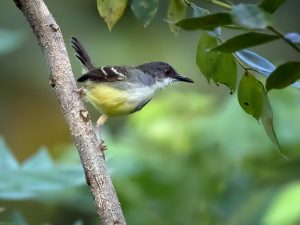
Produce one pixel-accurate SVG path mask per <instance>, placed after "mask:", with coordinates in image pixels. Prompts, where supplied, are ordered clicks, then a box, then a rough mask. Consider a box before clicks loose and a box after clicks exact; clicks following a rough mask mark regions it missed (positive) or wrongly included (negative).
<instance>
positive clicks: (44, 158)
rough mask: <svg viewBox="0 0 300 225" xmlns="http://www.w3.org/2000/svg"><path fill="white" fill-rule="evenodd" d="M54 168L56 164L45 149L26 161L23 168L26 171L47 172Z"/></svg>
mask: <svg viewBox="0 0 300 225" xmlns="http://www.w3.org/2000/svg"><path fill="white" fill-rule="evenodd" d="M53 167H54V162H53V160H52V159H51V157H50V155H49V153H48V151H47V150H46V149H45V148H42V149H40V150H39V151H38V152H37V153H36V154H35V155H33V156H32V157H31V158H29V159H27V160H25V162H24V163H23V165H22V168H23V169H24V170H34V169H36V170H44V169H46V170H47V169H49V168H53Z"/></svg>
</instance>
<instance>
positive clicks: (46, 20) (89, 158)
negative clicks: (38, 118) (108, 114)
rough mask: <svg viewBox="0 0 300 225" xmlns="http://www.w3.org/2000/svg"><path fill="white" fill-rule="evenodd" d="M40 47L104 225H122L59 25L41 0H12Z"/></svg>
mask: <svg viewBox="0 0 300 225" xmlns="http://www.w3.org/2000/svg"><path fill="white" fill-rule="evenodd" d="M14 2H15V4H16V6H17V7H18V8H19V9H20V10H21V11H22V12H23V14H24V15H25V17H26V18H27V20H28V23H29V24H30V26H31V28H32V31H33V33H34V34H35V36H36V38H37V40H38V42H39V44H40V47H41V48H42V50H43V53H44V56H45V58H46V61H47V64H48V67H49V69H50V78H49V82H50V85H51V86H52V87H53V89H54V90H55V93H56V95H57V97H58V101H59V103H60V106H61V109H62V111H63V114H64V116H65V119H66V122H67V124H68V125H69V128H70V131H71V134H72V136H73V140H74V142H75V145H76V147H77V150H78V153H79V155H80V159H81V162H82V165H83V168H84V171H85V174H86V178H87V181H88V183H89V185H90V188H91V191H92V193H93V197H94V200H95V204H96V209H97V213H98V214H99V216H100V219H101V222H102V224H103V225H125V224H126V223H125V219H124V217H123V214H122V210H121V207H120V203H119V201H118V198H117V195H116V192H115V190H114V187H113V185H112V181H111V179H110V176H109V173H108V171H107V168H106V166H105V163H104V159H103V156H102V153H101V151H100V150H99V149H100V146H99V143H98V141H97V138H96V135H95V132H94V129H93V127H92V123H91V121H90V118H89V114H88V111H87V110H86V108H85V106H84V104H83V103H82V101H81V100H80V95H79V94H78V92H77V91H76V90H77V86H76V82H75V80H74V76H73V73H72V69H71V65H70V61H69V58H68V54H67V50H66V46H65V44H64V40H63V37H62V34H61V31H60V28H59V26H58V25H57V23H56V22H55V20H54V18H53V16H52V15H51V13H50V12H49V10H48V8H47V6H46V5H45V3H44V2H43V0H14Z"/></svg>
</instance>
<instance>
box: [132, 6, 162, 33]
mask: <svg viewBox="0 0 300 225" xmlns="http://www.w3.org/2000/svg"><path fill="white" fill-rule="evenodd" d="M158 4H159V3H158V0H132V2H131V10H132V12H133V14H134V15H135V17H136V18H137V19H138V20H139V21H141V22H142V23H143V25H144V27H147V26H148V25H149V24H150V22H151V20H152V19H153V18H154V16H155V14H156V12H157V10H158Z"/></svg>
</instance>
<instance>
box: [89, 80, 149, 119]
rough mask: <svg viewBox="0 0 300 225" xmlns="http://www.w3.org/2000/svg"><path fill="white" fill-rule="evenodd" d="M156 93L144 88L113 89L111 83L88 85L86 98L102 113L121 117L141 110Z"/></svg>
mask: <svg viewBox="0 0 300 225" xmlns="http://www.w3.org/2000/svg"><path fill="white" fill-rule="evenodd" d="M154 93H155V90H154V89H152V88H149V87H143V86H142V87H132V86H128V89H124V88H122V89H120V88H116V87H112V86H111V85H109V83H96V84H94V83H91V84H88V85H87V92H86V96H87V99H88V100H89V102H91V104H92V105H93V106H94V107H95V108H97V109H98V110H99V111H100V112H101V113H103V114H105V115H107V116H120V115H126V114H129V113H132V112H135V111H136V109H137V108H138V109H141V108H142V107H143V106H144V105H143V103H144V102H148V101H150V99H151V98H152V96H153V95H154ZM141 106H142V107H141ZM139 107H140V108H139Z"/></svg>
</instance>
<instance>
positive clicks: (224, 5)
mask: <svg viewBox="0 0 300 225" xmlns="http://www.w3.org/2000/svg"><path fill="white" fill-rule="evenodd" d="M204 1H206V2H209V3H211V4H214V5H216V6H219V7H221V8H224V9H228V10H230V9H231V8H232V6H231V5H230V4H229V3H226V2H223V1H220V0H204Z"/></svg>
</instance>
